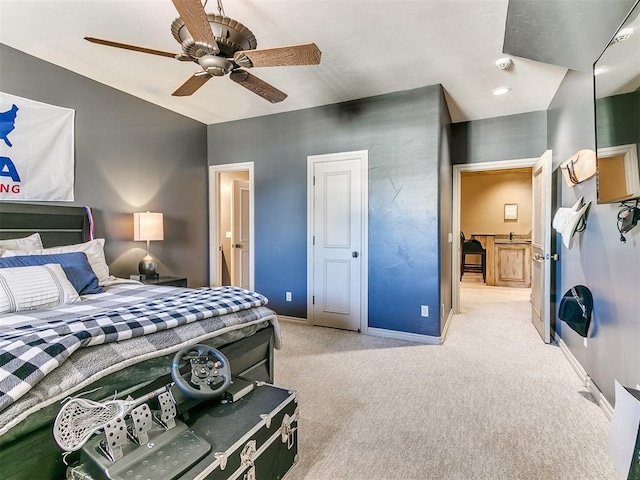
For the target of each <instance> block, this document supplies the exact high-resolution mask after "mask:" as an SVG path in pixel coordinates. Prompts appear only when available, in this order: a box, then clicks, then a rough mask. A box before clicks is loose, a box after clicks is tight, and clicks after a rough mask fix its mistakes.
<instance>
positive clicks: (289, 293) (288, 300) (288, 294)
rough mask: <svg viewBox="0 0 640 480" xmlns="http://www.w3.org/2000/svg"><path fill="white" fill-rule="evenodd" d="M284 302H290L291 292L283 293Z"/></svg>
mask: <svg viewBox="0 0 640 480" xmlns="http://www.w3.org/2000/svg"><path fill="white" fill-rule="evenodd" d="M285 300H286V301H287V302H290V301H291V292H287V293H285Z"/></svg>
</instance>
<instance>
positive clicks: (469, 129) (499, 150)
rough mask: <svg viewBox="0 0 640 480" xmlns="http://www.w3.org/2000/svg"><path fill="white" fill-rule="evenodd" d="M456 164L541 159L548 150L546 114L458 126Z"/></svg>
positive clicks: (499, 118) (454, 145) (510, 116)
mask: <svg viewBox="0 0 640 480" xmlns="http://www.w3.org/2000/svg"><path fill="white" fill-rule="evenodd" d="M452 135H453V137H452V138H453V163H454V164H468V163H478V162H494V161H498V160H515V159H519V158H535V157H539V156H540V155H542V154H543V153H544V151H545V150H546V149H547V114H546V112H544V111H540V112H530V113H521V114H519V115H508V116H504V117H495V118H487V119H484V120H475V121H473V122H461V123H455V124H454V125H453V129H452Z"/></svg>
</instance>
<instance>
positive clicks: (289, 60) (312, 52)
mask: <svg viewBox="0 0 640 480" xmlns="http://www.w3.org/2000/svg"><path fill="white" fill-rule="evenodd" d="M321 56H322V52H320V50H319V49H318V47H317V46H316V44H315V43H305V44H303V45H289V46H287V47H275V48H264V49H262V50H243V51H241V52H236V54H235V55H234V56H233V60H234V61H235V62H236V63H237V64H238V65H240V66H241V67H245V68H251V67H287V66H293V65H318V64H319V63H320V57H321Z"/></svg>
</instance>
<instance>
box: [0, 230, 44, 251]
mask: <svg viewBox="0 0 640 480" xmlns="http://www.w3.org/2000/svg"><path fill="white" fill-rule="evenodd" d="M42 248H44V246H43V245H42V239H41V238H40V234H39V233H34V234H33V235H29V236H28V237H23V238H12V239H10V240H0V249H4V250H40V249H42Z"/></svg>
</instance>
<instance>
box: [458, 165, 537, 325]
mask: <svg viewBox="0 0 640 480" xmlns="http://www.w3.org/2000/svg"><path fill="white" fill-rule="evenodd" d="M538 158H539V157H536V158H520V159H515V160H498V161H491V162H479V163H469V164H464V165H454V166H453V218H452V227H451V228H452V230H453V232H454V233H453V234H452V237H453V242H452V248H451V256H452V258H451V279H452V282H453V285H452V287H453V288H452V292H451V294H452V295H451V304H452V309H453V313H454V314H456V313H460V247H461V246H460V233H459V232H460V179H461V176H462V175H461V174H462V172H485V171H492V170H507V169H510V168H523V167H533V166H534V165H535V163H536V161H538Z"/></svg>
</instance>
